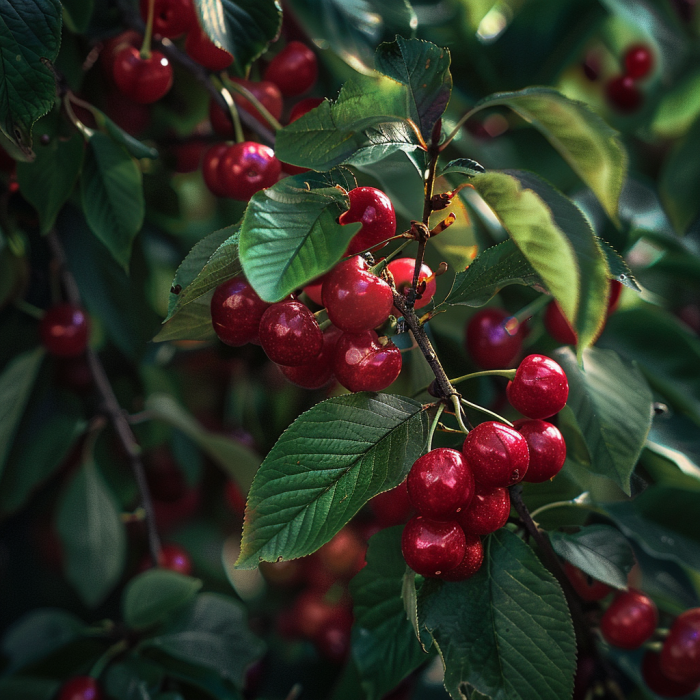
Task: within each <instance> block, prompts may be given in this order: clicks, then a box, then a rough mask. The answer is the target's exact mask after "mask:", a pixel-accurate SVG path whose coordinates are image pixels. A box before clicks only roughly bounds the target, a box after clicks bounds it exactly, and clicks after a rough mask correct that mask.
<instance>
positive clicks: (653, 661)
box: [642, 651, 700, 698]
mask: <svg viewBox="0 0 700 700" xmlns="http://www.w3.org/2000/svg"><path fill="white" fill-rule="evenodd" d="M662 654H663V652H662ZM662 654H657V653H656V652H654V651H647V652H646V654H644V658H643V659H642V678H643V679H644V682H645V683H646V684H647V687H648V688H649V690H651V691H652V692H653V693H656V694H657V695H660V696H661V697H664V698H682V697H685V696H686V695H689V694H690V693H692V692H694V691H696V690H697V689H698V687H700V681H696V682H689V681H683V682H679V681H674V680H673V679H671V678H669V677H668V676H667V675H666V674H665V673H664V671H663V666H662V660H661V655H662Z"/></svg>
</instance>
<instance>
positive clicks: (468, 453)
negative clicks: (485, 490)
mask: <svg viewBox="0 0 700 700" xmlns="http://www.w3.org/2000/svg"><path fill="white" fill-rule="evenodd" d="M462 451H463V452H464V456H465V457H466V459H467V462H468V463H469V465H470V466H471V468H472V470H473V471H474V478H475V479H476V480H477V481H478V482H479V483H480V484H483V485H484V486H502V487H506V486H512V485H513V484H517V483H518V482H519V481H522V479H523V477H524V476H525V474H526V472H527V466H528V461H529V456H528V451H527V442H526V441H525V438H524V437H523V436H522V435H521V434H520V433H519V432H518V431H517V430H514V429H513V428H509V427H508V426H507V425H504V424H503V423H497V422H496V421H486V423H481V424H480V425H477V426H476V428H474V430H471V431H470V432H469V435H467V437H466V439H465V440H464V445H463V447H462Z"/></svg>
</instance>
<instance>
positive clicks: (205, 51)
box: [185, 26, 233, 71]
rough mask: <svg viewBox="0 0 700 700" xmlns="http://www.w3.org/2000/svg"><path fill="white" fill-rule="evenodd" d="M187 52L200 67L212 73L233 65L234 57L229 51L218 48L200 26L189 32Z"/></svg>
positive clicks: (186, 44) (186, 42) (186, 41)
mask: <svg viewBox="0 0 700 700" xmlns="http://www.w3.org/2000/svg"><path fill="white" fill-rule="evenodd" d="M185 51H186V52H187V55H188V56H189V57H190V58H192V59H193V60H195V61H197V63H199V65H200V66H204V67H205V68H208V69H209V70H211V71H221V70H225V69H226V68H228V67H229V66H230V65H231V64H232V63H233V56H232V55H231V54H230V53H229V52H228V51H224V49H220V48H219V47H218V46H216V44H214V43H213V42H212V41H211V39H209V37H208V36H207V34H206V32H204V30H203V29H202V28H201V27H199V26H197V27H194V28H193V29H192V30H190V32H188V34H187V39H186V40H185Z"/></svg>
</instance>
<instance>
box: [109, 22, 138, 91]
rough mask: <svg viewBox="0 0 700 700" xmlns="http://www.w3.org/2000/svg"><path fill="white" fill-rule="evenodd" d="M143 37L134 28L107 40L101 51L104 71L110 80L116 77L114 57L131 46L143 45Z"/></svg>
mask: <svg viewBox="0 0 700 700" xmlns="http://www.w3.org/2000/svg"><path fill="white" fill-rule="evenodd" d="M142 42H143V37H142V36H141V35H140V34H139V33H138V32H136V31H134V30H133V29H128V30H127V31H125V32H122V33H121V34H117V36H115V37H112V38H111V39H109V40H108V41H106V42H105V44H104V46H103V47H102V51H101V52H100V64H101V66H102V71H103V73H104V75H105V77H106V78H107V79H108V80H113V79H114V59H115V58H116V57H117V55H118V54H119V53H120V52H121V51H122V50H123V49H125V48H127V47H129V46H141V43H142Z"/></svg>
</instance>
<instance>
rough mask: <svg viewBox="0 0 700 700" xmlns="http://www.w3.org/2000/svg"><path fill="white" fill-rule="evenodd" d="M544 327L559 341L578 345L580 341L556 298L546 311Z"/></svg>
mask: <svg viewBox="0 0 700 700" xmlns="http://www.w3.org/2000/svg"><path fill="white" fill-rule="evenodd" d="M544 327H545V328H546V329H547V333H549V335H551V336H552V338H554V340H556V341H557V342H558V343H562V344H563V345H576V343H577V342H578V336H577V335H576V331H575V330H574V329H573V328H572V327H571V326H570V325H569V322H568V321H567V320H566V317H565V316H564V314H563V313H562V311H561V307H560V306H559V304H557V302H556V301H555V300H552V301H550V302H549V304H547V308H546V309H545V311H544Z"/></svg>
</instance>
